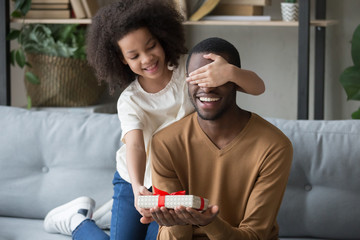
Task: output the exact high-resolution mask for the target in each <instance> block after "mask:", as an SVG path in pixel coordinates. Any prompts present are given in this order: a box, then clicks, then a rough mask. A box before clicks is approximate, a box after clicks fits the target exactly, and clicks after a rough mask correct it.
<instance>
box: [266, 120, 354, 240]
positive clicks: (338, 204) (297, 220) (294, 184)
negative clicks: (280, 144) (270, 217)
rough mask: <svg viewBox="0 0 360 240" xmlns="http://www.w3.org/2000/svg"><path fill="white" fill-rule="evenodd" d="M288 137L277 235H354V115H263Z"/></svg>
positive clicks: (351, 237) (333, 237)
mask: <svg viewBox="0 0 360 240" xmlns="http://www.w3.org/2000/svg"><path fill="white" fill-rule="evenodd" d="M268 120H269V121H270V122H271V123H273V124H274V125H275V126H277V127H278V128H279V129H280V130H282V131H283V132H284V133H285V134H286V135H287V136H288V137H289V139H290V140H291V142H292V143H293V148H294V157H293V163H292V169H291V173H290V177H289V181H288V185H287V189H286V192H285V195H284V198H283V202H282V205H281V208H280V212H279V215H278V223H279V226H280V236H283V237H285V236H286V237H300V236H304V237H314V238H315V237H318V238H329V239H359V238H360V228H359V226H360V207H359V204H360V121H358V120H336V121H335V120H334V121H325V120H321V121H316V120H280V119H268Z"/></svg>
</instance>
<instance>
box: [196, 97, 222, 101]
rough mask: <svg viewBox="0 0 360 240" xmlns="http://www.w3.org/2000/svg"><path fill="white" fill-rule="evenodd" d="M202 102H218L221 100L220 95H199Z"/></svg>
mask: <svg viewBox="0 0 360 240" xmlns="http://www.w3.org/2000/svg"><path fill="white" fill-rule="evenodd" d="M199 100H200V101H201V102H217V101H219V100H220V98H219V97H199Z"/></svg>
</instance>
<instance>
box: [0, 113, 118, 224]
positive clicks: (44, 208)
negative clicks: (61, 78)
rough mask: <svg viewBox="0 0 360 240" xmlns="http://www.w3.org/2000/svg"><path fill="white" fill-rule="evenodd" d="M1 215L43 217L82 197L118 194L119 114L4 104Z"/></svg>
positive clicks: (0, 121)
mask: <svg viewBox="0 0 360 240" xmlns="http://www.w3.org/2000/svg"><path fill="white" fill-rule="evenodd" d="M0 129H1V130H0V215H1V216H12V217H27V218H44V216H45V215H46V213H47V212H48V211H49V210H51V209H52V208H54V207H56V206H58V205H60V204H63V203H65V202H67V201H70V200H73V199H75V198H76V197H79V196H89V197H92V198H94V200H95V201H96V202H97V204H98V205H100V204H103V203H105V202H106V201H108V200H110V199H111V198H112V195H113V190H112V179H113V176H114V173H115V171H116V160H115V155H116V151H117V149H118V148H119V147H120V145H121V142H120V136H121V128H120V122H119V120H118V118H117V116H116V114H83V113H61V112H45V111H29V110H25V109H20V108H15V107H0Z"/></svg>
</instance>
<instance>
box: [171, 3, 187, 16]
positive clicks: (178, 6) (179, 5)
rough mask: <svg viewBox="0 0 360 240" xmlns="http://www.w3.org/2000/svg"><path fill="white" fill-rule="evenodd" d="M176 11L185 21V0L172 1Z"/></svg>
mask: <svg viewBox="0 0 360 240" xmlns="http://www.w3.org/2000/svg"><path fill="white" fill-rule="evenodd" d="M173 2H174V5H175V8H176V10H178V12H179V13H180V14H181V15H182V16H183V17H184V19H185V20H187V5H186V0H173Z"/></svg>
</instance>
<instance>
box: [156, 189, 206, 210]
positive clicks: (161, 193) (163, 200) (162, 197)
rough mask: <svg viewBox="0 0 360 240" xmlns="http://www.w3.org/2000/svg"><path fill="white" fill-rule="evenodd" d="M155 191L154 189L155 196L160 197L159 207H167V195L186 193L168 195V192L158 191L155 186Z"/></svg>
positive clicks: (181, 193)
mask: <svg viewBox="0 0 360 240" xmlns="http://www.w3.org/2000/svg"><path fill="white" fill-rule="evenodd" d="M153 189H154V195H159V199H158V206H159V207H163V206H165V196H166V195H185V191H178V192H173V193H168V192H165V191H162V190H160V189H157V188H156V187H154V186H153ZM201 203H202V202H201Z"/></svg>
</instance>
